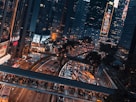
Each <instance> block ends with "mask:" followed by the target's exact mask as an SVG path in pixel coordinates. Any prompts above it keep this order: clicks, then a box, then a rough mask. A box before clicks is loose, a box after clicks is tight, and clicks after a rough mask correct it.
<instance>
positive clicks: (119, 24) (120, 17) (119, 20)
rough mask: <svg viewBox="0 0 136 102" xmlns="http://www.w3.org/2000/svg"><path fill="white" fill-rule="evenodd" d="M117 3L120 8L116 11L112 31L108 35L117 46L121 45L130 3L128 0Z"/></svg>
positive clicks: (111, 26)
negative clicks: (120, 41)
mask: <svg viewBox="0 0 136 102" xmlns="http://www.w3.org/2000/svg"><path fill="white" fill-rule="evenodd" d="M114 1H115V0H114ZM117 3H118V7H117V8H115V9H114V13H113V17H112V22H111V25H110V30H109V34H108V37H109V38H110V39H111V40H112V41H113V43H115V44H116V45H117V44H118V43H119V40H120V37H121V34H122V29H123V25H124V20H125V18H126V14H127V8H128V4H129V2H128V0H119V2H117Z"/></svg>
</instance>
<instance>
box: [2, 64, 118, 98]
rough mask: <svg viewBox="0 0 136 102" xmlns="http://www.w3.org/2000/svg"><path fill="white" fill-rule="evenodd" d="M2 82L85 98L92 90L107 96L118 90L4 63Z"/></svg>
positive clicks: (65, 95)
mask: <svg viewBox="0 0 136 102" xmlns="http://www.w3.org/2000/svg"><path fill="white" fill-rule="evenodd" d="M0 83H2V84H7V85H11V86H16V87H21V88H28V89H30V90H35V91H38V92H43V93H49V94H55V95H58V96H63V97H69V98H74V99H79V98H80V99H83V100H89V99H90V98H86V97H85V96H89V93H90V92H95V93H101V94H103V95H106V96H107V95H109V94H114V93H115V92H116V90H115V89H110V88H106V87H102V86H97V85H93V84H87V83H83V82H79V81H75V80H70V79H65V78H60V77H57V76H52V75H47V74H41V73H37V72H32V71H28V70H23V69H19V68H12V67H8V66H2V65H1V66H0ZM54 83H56V84H58V85H59V86H58V88H54ZM62 86H63V87H62ZM70 88H72V89H73V90H74V92H73V93H72V94H73V95H71V94H69V89H70ZM79 90H82V91H83V93H84V94H86V95H85V96H84V97H80V96H79V95H78V94H76V93H79Z"/></svg>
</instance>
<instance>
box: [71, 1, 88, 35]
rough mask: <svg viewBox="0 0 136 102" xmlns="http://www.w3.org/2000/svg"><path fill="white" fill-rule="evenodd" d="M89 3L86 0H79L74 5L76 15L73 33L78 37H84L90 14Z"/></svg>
mask: <svg viewBox="0 0 136 102" xmlns="http://www.w3.org/2000/svg"><path fill="white" fill-rule="evenodd" d="M89 4H90V3H89V2H87V1H86V0H78V1H77V2H76V3H75V5H74V12H75V15H74V17H73V18H72V17H71V19H73V26H72V30H71V33H72V34H76V35H78V36H83V35H84V31H85V24H86V18H87V13H88V7H89Z"/></svg>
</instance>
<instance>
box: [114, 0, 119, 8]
mask: <svg viewBox="0 0 136 102" xmlns="http://www.w3.org/2000/svg"><path fill="white" fill-rule="evenodd" d="M118 5H119V0H114V7H115V8H118Z"/></svg>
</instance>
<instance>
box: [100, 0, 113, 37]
mask: <svg viewBox="0 0 136 102" xmlns="http://www.w3.org/2000/svg"><path fill="white" fill-rule="evenodd" d="M113 12H114V7H113V2H108V3H107V5H106V9H105V13H104V18H103V21H102V26H101V32H100V36H108V33H109V29H110V24H111V20H112V15H113Z"/></svg>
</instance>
